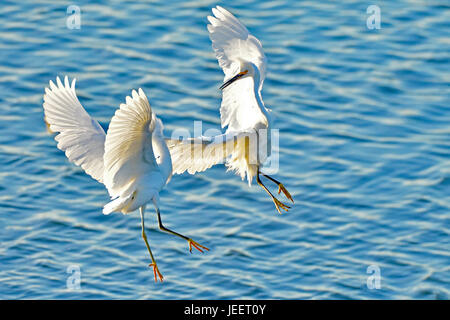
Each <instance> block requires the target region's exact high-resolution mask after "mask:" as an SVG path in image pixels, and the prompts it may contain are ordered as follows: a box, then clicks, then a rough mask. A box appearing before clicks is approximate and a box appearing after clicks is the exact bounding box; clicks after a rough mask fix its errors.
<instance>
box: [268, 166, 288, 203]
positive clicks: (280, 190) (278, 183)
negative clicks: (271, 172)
mask: <svg viewBox="0 0 450 320" xmlns="http://www.w3.org/2000/svg"><path fill="white" fill-rule="evenodd" d="M261 174H262V175H263V176H264V177H266V178H267V179H269V180H272V181H273V182H274V183H275V184H276V185H277V186H278V194H280V192H283V193H284V195H285V196H286V198H288V199H289V200H291V201H292V203H294V199H292V196H291V194H290V193H289V191H288V190H287V189H286V188H285V187H284V185H283V184H282V183H281V182H280V181H277V180H275V179H274V178H272V177H270V176H268V175H267V174H264V173H262V172H261Z"/></svg>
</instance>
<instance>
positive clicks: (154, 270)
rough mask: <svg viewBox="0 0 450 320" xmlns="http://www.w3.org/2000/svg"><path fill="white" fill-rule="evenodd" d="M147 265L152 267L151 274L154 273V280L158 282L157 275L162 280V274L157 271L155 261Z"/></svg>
mask: <svg viewBox="0 0 450 320" xmlns="http://www.w3.org/2000/svg"><path fill="white" fill-rule="evenodd" d="M148 266H149V267H153V274H154V275H155V282H158V277H157V275H158V276H159V280H160V281H161V282H163V276H162V274H161V272H159V269H158V266H157V265H156V262H152V263H150V264H149V265H148Z"/></svg>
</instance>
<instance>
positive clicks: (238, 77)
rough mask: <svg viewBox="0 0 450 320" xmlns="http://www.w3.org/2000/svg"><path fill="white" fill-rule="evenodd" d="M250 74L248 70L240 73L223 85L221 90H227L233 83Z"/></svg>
mask: <svg viewBox="0 0 450 320" xmlns="http://www.w3.org/2000/svg"><path fill="white" fill-rule="evenodd" d="M247 72H248V70H244V71H242V72H239V73H238V74H237V75H235V76H234V77H233V78H231V79H229V80H228V81H227V82H225V83H224V84H222V85H221V86H220V88H219V89H220V90H223V89H225V88H226V87H228V86H229V85H230V84H232V83H233V82H235V81H236V80H238V79H240V78H241V77H243V76H244V75H246V74H247Z"/></svg>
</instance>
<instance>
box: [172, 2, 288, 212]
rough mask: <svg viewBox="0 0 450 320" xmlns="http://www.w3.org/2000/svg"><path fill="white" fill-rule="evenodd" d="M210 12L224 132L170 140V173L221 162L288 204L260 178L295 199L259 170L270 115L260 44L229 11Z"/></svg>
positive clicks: (264, 154) (268, 137) (268, 148)
mask: <svg viewBox="0 0 450 320" xmlns="http://www.w3.org/2000/svg"><path fill="white" fill-rule="evenodd" d="M212 12H213V15H214V16H208V21H209V23H210V24H208V31H209V37H210V39H211V41H212V47H213V49H214V52H215V54H216V58H217V60H218V62H219V66H220V67H221V68H222V70H223V72H224V74H225V77H224V82H223V84H222V86H221V87H220V89H221V90H222V102H221V106H220V119H221V125H222V128H226V131H225V133H224V134H222V135H219V136H216V137H197V138H193V139H187V140H176V139H173V140H169V141H168V146H169V149H170V153H171V156H172V159H173V164H174V168H173V172H174V173H177V174H180V173H183V172H184V171H187V172H188V173H190V174H194V173H196V172H200V171H204V170H206V169H208V168H210V167H212V166H213V165H215V164H217V163H222V162H223V161H224V160H225V165H226V166H227V167H228V170H231V171H234V172H236V173H237V174H238V175H239V176H240V177H241V178H242V179H245V177H247V180H248V184H249V185H251V183H252V180H253V178H254V177H256V181H257V183H258V184H259V185H260V186H261V187H262V188H263V189H264V190H265V191H266V192H267V193H268V194H269V195H270V197H271V198H272V200H273V201H274V203H275V206H276V209H277V211H278V212H280V213H281V211H280V208H282V209H283V210H286V211H287V210H288V209H289V208H290V207H289V206H287V205H285V204H284V203H282V202H281V201H279V200H278V199H277V198H275V197H274V196H273V195H272V193H271V192H270V191H269V190H268V189H267V188H266V187H265V185H264V184H263V183H262V182H261V180H260V178H259V175H260V173H261V174H262V175H263V176H265V177H266V178H268V179H270V180H271V181H273V182H275V183H276V184H277V185H278V193H280V192H283V193H284V194H285V195H286V197H287V198H288V199H289V200H291V201H292V202H293V199H292V197H291V195H290V194H289V192H288V191H287V189H286V188H285V187H284V186H283V184H281V183H280V182H278V181H277V180H275V179H273V178H272V177H269V176H267V175H265V174H264V173H262V172H261V171H260V170H261V168H262V167H263V165H264V163H265V162H266V161H267V159H268V158H269V157H270V155H271V134H270V130H271V128H272V115H271V110H270V109H268V108H266V106H265V105H264V102H263V100H262V96H261V90H262V86H263V83H264V79H265V74H266V65H267V59H266V57H265V55H264V51H263V49H262V45H261V42H260V41H259V40H258V39H257V38H256V37H254V36H253V35H252V34H250V33H249V32H248V30H247V28H246V27H245V26H244V25H243V24H242V23H241V22H240V21H239V20H238V19H237V18H236V17H235V16H234V15H232V14H231V13H230V12H229V11H227V10H226V9H224V8H222V7H220V6H217V7H216V8H213V9H212Z"/></svg>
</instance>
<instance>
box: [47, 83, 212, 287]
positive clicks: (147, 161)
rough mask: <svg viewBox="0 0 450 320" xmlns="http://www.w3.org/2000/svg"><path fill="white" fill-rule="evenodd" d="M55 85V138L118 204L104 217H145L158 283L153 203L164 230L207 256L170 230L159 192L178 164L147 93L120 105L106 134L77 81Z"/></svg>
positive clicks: (50, 116) (51, 106) (51, 116)
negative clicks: (149, 216)
mask: <svg viewBox="0 0 450 320" xmlns="http://www.w3.org/2000/svg"><path fill="white" fill-rule="evenodd" d="M56 83H57V85H55V84H54V83H53V82H52V81H50V88H45V95H44V104H43V106H44V112H45V120H46V122H47V123H48V125H49V128H50V130H51V131H52V132H57V133H59V134H58V135H57V136H56V137H55V140H56V141H58V148H59V149H61V150H62V151H65V153H66V156H67V158H68V159H69V160H70V161H72V162H74V163H75V164H76V165H78V166H81V167H82V168H83V169H84V171H85V172H86V173H87V174H89V175H90V176H92V177H93V178H94V179H96V180H97V181H98V182H100V183H103V184H104V185H105V187H106V188H107V189H108V192H109V194H110V196H111V199H112V201H111V202H109V203H108V204H106V205H105V206H104V208H103V213H104V214H110V213H111V212H122V213H123V214H128V213H131V212H133V211H135V210H137V209H139V211H140V215H141V223H142V237H143V239H144V241H145V245H146V246H147V249H148V252H149V254H150V258H151V261H152V263H151V264H150V265H149V266H152V267H153V273H154V276H155V281H158V278H157V277H159V279H160V280H161V281H163V276H162V275H161V273H160V271H159V269H158V266H157V264H156V260H155V258H154V256H153V254H152V251H151V249H150V245H149V244H148V241H147V236H146V233H145V226H144V211H145V207H146V204H147V203H149V202H150V201H152V202H153V205H154V206H155V209H156V214H157V217H158V224H159V228H160V229H161V230H162V231H165V232H168V233H171V234H173V235H176V236H178V237H181V238H182V239H184V240H187V241H188V244H189V251H190V252H192V247H194V248H196V249H197V250H199V251H201V252H203V251H202V249H205V250H209V249H208V248H206V247H204V246H202V245H200V244H198V243H197V242H195V241H193V240H192V239H191V238H189V237H186V236H184V235H181V234H179V233H177V232H174V231H172V230H170V229H167V228H166V227H164V225H163V224H162V221H161V215H160V210H159V192H160V191H161V190H162V189H163V188H164V186H165V185H166V184H167V183H168V182H169V180H170V178H171V176H172V161H171V157H170V153H169V149H168V147H167V145H166V143H165V140H164V138H163V124H162V122H161V120H160V119H158V118H157V117H156V115H155V113H154V112H152V109H151V107H150V105H149V103H148V100H147V97H146V96H145V94H144V92H143V91H142V89H139V91H138V92H136V91H135V90H133V91H132V96H131V97H129V96H128V97H126V103H125V104H121V105H120V109H118V110H117V111H116V113H115V115H114V116H113V117H112V119H111V123H110V125H109V129H108V133H107V134H105V132H104V130H103V129H102V127H101V126H100V125H99V123H98V122H97V121H95V120H94V119H92V118H91V117H90V116H89V114H88V113H87V112H86V110H85V109H84V108H83V106H82V105H81V104H80V102H79V100H78V98H77V95H76V92H75V79H73V81H72V84H69V80H68V78H67V77H65V79H64V84H63V83H62V82H61V80H60V79H59V78H56Z"/></svg>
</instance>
